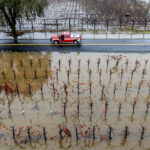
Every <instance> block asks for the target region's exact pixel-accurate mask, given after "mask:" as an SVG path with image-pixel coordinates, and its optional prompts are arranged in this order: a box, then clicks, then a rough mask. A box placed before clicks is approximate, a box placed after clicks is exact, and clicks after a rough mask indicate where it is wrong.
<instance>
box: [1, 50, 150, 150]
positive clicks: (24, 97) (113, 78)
mask: <svg viewBox="0 0 150 150" xmlns="http://www.w3.org/2000/svg"><path fill="white" fill-rule="evenodd" d="M149 58H150V54H136V53H132V54H123V53H120V54H119V53H117V54H116V53H109V54H108V53H45V52H43V53H42V52H41V53H0V72H1V74H0V146H1V148H2V149H5V150H8V149H12V150H13V149H15V150H20V149H38V150H44V149H45V150H47V149H64V150H66V149H75V150H79V149H83V150H86V149H89V150H90V149H94V150H99V149H108V150H109V149H110V150H113V149H115V150H116V149H119V150H120V149H121V150H127V149H136V150H138V149H140V150H141V149H143V150H145V149H146V150H148V149H150V143H149V140H150V127H149V124H150V115H149V109H148V103H149V98H150V95H149V87H150V78H149V77H150V71H149V70H150V62H149V60H150V59H149ZM79 60H80V65H79ZM127 60H128V63H127ZM98 63H99V65H98ZM98 66H99V68H98ZM143 70H144V71H143ZM100 71H101V73H100ZM68 74H69V78H68ZM120 104H121V105H120ZM119 109H120V112H119ZM133 109H134V111H133ZM146 110H148V111H147V113H146ZM44 127H45V131H44ZM111 127H112V131H111V133H110V128H111ZM126 127H127V128H126ZM142 127H144V129H145V130H144V132H143V133H142ZM13 128H14V130H13ZM126 129H128V130H126ZM141 136H143V138H141Z"/></svg>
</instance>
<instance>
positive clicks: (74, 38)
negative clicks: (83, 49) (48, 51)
mask: <svg viewBox="0 0 150 150" xmlns="http://www.w3.org/2000/svg"><path fill="white" fill-rule="evenodd" d="M81 40H82V39H81V35H80V34H71V33H66V32H64V33H61V34H60V35H53V36H52V37H51V39H50V41H51V42H52V43H53V44H59V43H60V44H61V43H70V42H71V43H73V44H80V43H81Z"/></svg>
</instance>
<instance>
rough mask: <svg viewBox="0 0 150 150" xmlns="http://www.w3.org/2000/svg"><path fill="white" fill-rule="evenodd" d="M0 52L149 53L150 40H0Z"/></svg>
mask: <svg viewBox="0 0 150 150" xmlns="http://www.w3.org/2000/svg"><path fill="white" fill-rule="evenodd" d="M0 50H1V51H19V52H24V51H33V52H39V51H46V52H53V51H60V52H72V51H73V52H74V51H75V52H139V53H141V52H142V53H143V52H144V53H147V52H150V40H83V41H82V44H81V45H80V46H77V45H73V44H65V45H64V44H60V45H53V44H51V43H50V42H49V40H19V41H18V43H14V42H13V40H0Z"/></svg>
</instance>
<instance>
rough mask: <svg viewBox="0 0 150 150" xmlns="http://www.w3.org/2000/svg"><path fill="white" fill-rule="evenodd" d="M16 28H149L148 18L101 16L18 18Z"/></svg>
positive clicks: (96, 29) (72, 29)
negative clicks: (97, 17)
mask: <svg viewBox="0 0 150 150" xmlns="http://www.w3.org/2000/svg"><path fill="white" fill-rule="evenodd" d="M16 28H17V30H18V31H20V32H31V31H34V32H36V31H39V32H47V31H54V32H59V31H70V32H71V31H87V30H90V31H94V32H98V31H126V30H127V31H128V30H131V31H135V30H136V31H145V30H150V19H145V18H135V19H134V18H123V19H120V20H119V19H114V18H109V19H108V18H101V19H87V18H85V19H73V18H71V19H46V18H45V19H37V20H30V21H27V20H25V19H22V20H20V22H18V23H17V25H16ZM0 31H1V32H2V31H3V32H10V31H11V29H10V27H9V26H8V25H7V26H6V27H0Z"/></svg>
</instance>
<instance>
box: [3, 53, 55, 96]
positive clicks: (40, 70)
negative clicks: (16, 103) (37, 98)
mask: <svg viewBox="0 0 150 150" xmlns="http://www.w3.org/2000/svg"><path fill="white" fill-rule="evenodd" d="M50 65H51V54H47V53H46V54H45V53H18V52H17V53H0V72H1V74H0V90H5V92H6V94H13V93H23V94H24V95H27V94H32V92H35V91H37V90H38V89H39V88H42V85H43V83H45V82H46V81H47V79H48V77H50V76H51V75H52V72H51V70H50Z"/></svg>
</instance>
